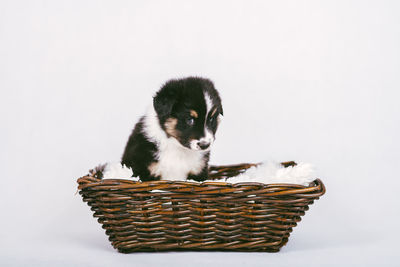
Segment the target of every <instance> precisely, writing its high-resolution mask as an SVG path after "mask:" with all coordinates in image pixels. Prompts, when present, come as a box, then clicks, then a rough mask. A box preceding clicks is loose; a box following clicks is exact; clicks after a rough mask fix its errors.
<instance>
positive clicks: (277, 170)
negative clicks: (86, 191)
mask: <svg viewBox="0 0 400 267" xmlns="http://www.w3.org/2000/svg"><path fill="white" fill-rule="evenodd" d="M132 174H133V172H132V170H131V169H130V168H129V167H126V166H122V165H121V163H119V162H115V163H108V164H107V165H106V167H105V169H104V172H103V179H128V180H132V181H139V178H138V177H131V176H132ZM315 179H316V175H315V170H314V167H313V165H312V164H310V163H303V162H301V163H298V164H297V165H296V166H289V167H286V168H285V167H283V166H282V165H281V164H280V163H279V162H274V161H266V162H263V163H262V164H260V165H258V166H254V167H251V168H249V169H247V170H246V171H245V172H244V173H242V174H239V175H237V176H234V177H231V178H229V179H227V180H226V182H228V183H244V182H258V183H264V184H275V183H285V184H299V185H305V186H308V185H309V183H311V182H312V181H314V180H315ZM190 181H192V180H190ZM213 181H214V182H215V181H219V180H207V181H205V182H213ZM221 181H225V179H223V180H221Z"/></svg>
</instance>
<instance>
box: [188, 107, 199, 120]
mask: <svg viewBox="0 0 400 267" xmlns="http://www.w3.org/2000/svg"><path fill="white" fill-rule="evenodd" d="M190 116H192V117H193V118H196V119H197V118H198V117H199V114H198V113H197V111H196V110H193V109H191V110H190Z"/></svg>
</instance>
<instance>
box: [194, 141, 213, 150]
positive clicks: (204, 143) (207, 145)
mask: <svg viewBox="0 0 400 267" xmlns="http://www.w3.org/2000/svg"><path fill="white" fill-rule="evenodd" d="M197 144H198V145H199V147H200V148H201V149H203V150H204V149H207V148H208V147H209V146H210V143H208V142H198V143H197Z"/></svg>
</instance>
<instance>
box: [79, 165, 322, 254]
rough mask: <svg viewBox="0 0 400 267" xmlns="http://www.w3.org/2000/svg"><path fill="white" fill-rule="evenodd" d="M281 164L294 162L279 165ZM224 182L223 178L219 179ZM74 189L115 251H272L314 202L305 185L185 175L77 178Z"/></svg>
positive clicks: (316, 193) (222, 170) (315, 187)
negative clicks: (141, 179)
mask: <svg viewBox="0 0 400 267" xmlns="http://www.w3.org/2000/svg"><path fill="white" fill-rule="evenodd" d="M282 164H283V165H284V166H285V167H287V166H291V165H295V163H294V162H286V163H282ZM255 165H256V164H238V165H229V166H211V167H210V175H209V177H210V178H209V179H227V181H229V177H233V176H236V175H238V174H240V173H242V172H243V171H245V170H246V169H248V168H250V167H252V166H255ZM222 181H223V180H222ZM78 184H79V187H78V189H79V194H80V195H82V198H83V201H85V202H87V204H88V205H89V206H90V207H91V210H92V211H93V212H94V214H93V216H94V217H97V218H98V222H99V223H100V224H102V227H103V228H104V229H105V230H106V234H107V235H108V236H109V240H110V241H111V244H112V246H113V247H114V248H116V249H118V251H119V252H123V253H129V252H137V251H165V250H227V251H268V252H277V251H279V250H280V248H281V247H282V246H284V245H285V244H286V243H287V241H288V238H289V235H290V233H291V232H292V228H293V227H295V226H296V225H297V223H298V222H299V221H300V220H301V216H303V215H304V214H305V211H306V210H308V206H309V205H311V204H312V203H313V202H314V200H316V199H318V198H319V197H320V196H322V195H323V194H324V193H325V187H324V185H323V183H322V181H321V180H319V179H316V180H315V181H314V182H312V183H311V184H310V185H309V186H302V185H293V184H262V183H249V182H246V183H236V184H230V183H227V182H221V181H216V182H205V183H198V182H189V181H168V180H161V181H148V182H135V181H131V180H124V179H104V180H102V179H100V178H97V175H96V171H92V172H91V174H90V175H88V176H84V177H82V178H79V179H78Z"/></svg>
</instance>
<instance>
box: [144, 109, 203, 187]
mask: <svg viewBox="0 0 400 267" xmlns="http://www.w3.org/2000/svg"><path fill="white" fill-rule="evenodd" d="M144 134H145V135H146V137H147V138H148V139H149V140H150V141H152V142H155V143H156V145H157V147H158V151H157V155H155V156H156V159H157V160H158V162H157V163H156V164H153V165H151V172H152V175H155V176H161V179H164V180H175V181H176V180H185V179H186V178H187V176H188V175H189V174H199V173H200V172H201V171H202V169H203V168H204V166H205V162H204V151H199V150H193V149H189V148H186V147H184V146H182V145H181V144H180V143H179V141H178V140H176V139H175V138H174V137H168V136H167V135H166V133H165V132H164V130H163V129H162V128H161V127H160V124H159V121H158V117H157V114H156V111H155V110H154V107H153V106H151V107H150V108H149V109H148V112H147V114H146V116H145V119H144Z"/></svg>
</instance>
